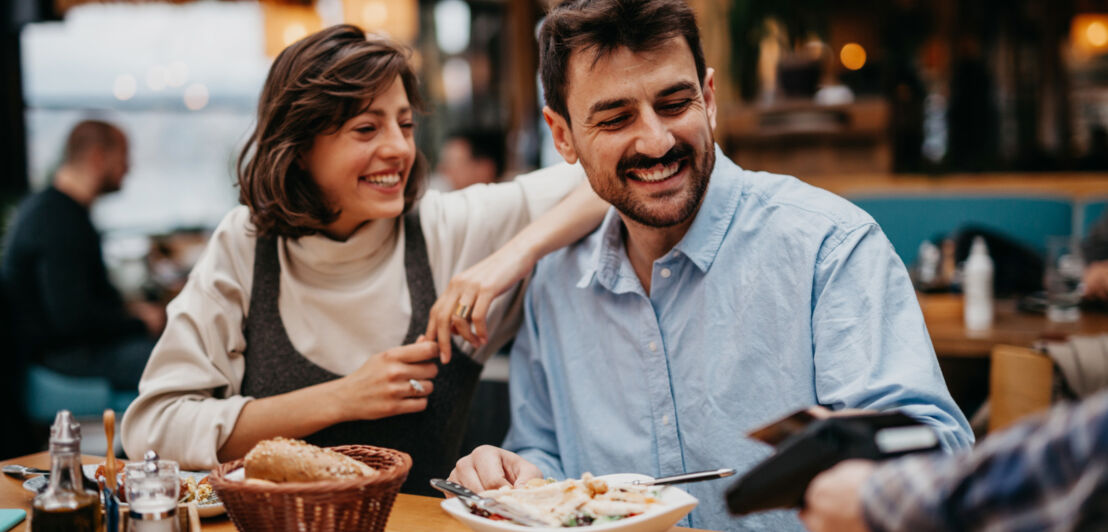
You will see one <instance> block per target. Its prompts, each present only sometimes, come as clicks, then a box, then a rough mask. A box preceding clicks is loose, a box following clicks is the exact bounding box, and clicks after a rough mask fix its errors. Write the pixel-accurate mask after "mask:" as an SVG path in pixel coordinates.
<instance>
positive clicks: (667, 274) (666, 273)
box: [662, 268, 673, 279]
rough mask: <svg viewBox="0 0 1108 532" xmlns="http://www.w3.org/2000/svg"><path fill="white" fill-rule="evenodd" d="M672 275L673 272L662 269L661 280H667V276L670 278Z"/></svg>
mask: <svg viewBox="0 0 1108 532" xmlns="http://www.w3.org/2000/svg"><path fill="white" fill-rule="evenodd" d="M672 273H673V272H671V271H670V270H669V268H662V278H664V279H669V276H670V275H671V274H672Z"/></svg>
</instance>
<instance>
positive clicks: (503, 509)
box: [431, 478, 548, 527]
mask: <svg viewBox="0 0 1108 532" xmlns="http://www.w3.org/2000/svg"><path fill="white" fill-rule="evenodd" d="M431 486H432V487H433V488H435V489H437V490H439V491H441V492H443V493H449V494H451V495H454V496H457V497H458V499H460V500H461V501H462V502H463V503H465V505H466V506H469V507H470V508H477V509H480V510H484V511H486V512H489V513H492V514H496V515H499V516H501V517H504V518H507V519H509V520H511V521H512V522H514V523H517V524H520V525H524V526H541V527H545V526H548V525H547V524H546V523H544V522H542V521H539V520H538V519H534V518H532V517H530V516H528V515H524V514H523V513H521V512H518V511H516V510H514V509H512V508H509V507H508V506H507V505H505V504H502V503H500V502H497V501H496V499H490V498H488V497H482V496H480V495H478V494H476V493H474V492H473V491H472V490H470V489H469V488H467V487H465V486H462V485H461V484H457V483H454V482H450V481H449V480H443V479H441V478H433V479H431Z"/></svg>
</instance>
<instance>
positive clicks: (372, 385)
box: [335, 336, 439, 421]
mask: <svg viewBox="0 0 1108 532" xmlns="http://www.w3.org/2000/svg"><path fill="white" fill-rule="evenodd" d="M438 354H439V348H438V345H437V344H436V343H435V342H431V341H428V340H426V339H424V338H423V337H422V336H420V337H419V339H418V340H416V342H415V343H413V344H410V345H403V346H400V347H395V348H393V349H389V350H387V351H384V352H381V353H377V354H375V355H373V356H371V357H370V358H369V360H367V361H366V363H365V364H363V365H362V367H360V368H358V369H357V370H356V371H354V373H351V374H350V375H347V376H345V377H343V378H341V379H338V381H336V383H337V385H338V389H337V394H336V397H335V400H336V401H338V403H339V404H340V405H342V410H343V415H342V416H341V417H342V419H343V420H344V421H351V420H362V419H380V418H384V417H390V416H395V415H399V414H410V413H412V412H420V411H423V410H424V409H426V408H427V396H428V395H431V392H433V391H434V384H433V383H432V382H431V379H434V378H435V375H437V374H438V372H439V368H438V367H437V366H435V362H434V360H435V357H437V356H438Z"/></svg>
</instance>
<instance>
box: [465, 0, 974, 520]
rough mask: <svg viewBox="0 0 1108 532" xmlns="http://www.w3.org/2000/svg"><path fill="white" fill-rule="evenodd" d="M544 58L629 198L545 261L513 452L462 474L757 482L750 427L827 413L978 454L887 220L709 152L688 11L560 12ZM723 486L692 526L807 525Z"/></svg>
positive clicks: (563, 139) (571, 128)
mask: <svg viewBox="0 0 1108 532" xmlns="http://www.w3.org/2000/svg"><path fill="white" fill-rule="evenodd" d="M539 48H540V53H539V56H540V70H541V72H542V83H543V89H544V91H543V93H544V94H545V97H546V107H545V108H544V109H543V116H544V118H545V119H546V122H547V124H548V125H549V126H550V129H551V131H552V133H553V138H554V142H555V146H556V147H557V149H558V151H559V153H560V154H561V155H562V157H563V158H564V159H565V160H566V161H567V162H572V163H576V162H578V161H580V164H581V165H582V167H583V168H584V169H585V171H586V174H587V176H588V179H589V183H590V184H591V185H592V186H593V188H594V190H596V192H597V194H598V195H599V196H600V197H602V198H604V199H606V200H608V201H609V202H610V203H611V204H612V206H613V208H612V209H610V210H609V212H608V213H607V216H606V217H605V219H604V221H603V222H602V223H601V226H600V228H599V229H598V230H596V231H594V232H593V233H592V234H591V235H589V236H588V237H587V238H585V239H583V240H581V241H579V242H577V243H575V244H573V245H572V246H569V247H567V248H565V249H564V250H559V251H556V252H554V253H552V254H550V256H548V257H546V258H544V259H543V260H542V261H541V262H540V263H539V265H538V267H537V268H536V270H535V275H534V279H533V281H532V283H531V286H530V287H529V288H528V294H527V298H526V301H525V304H524V307H525V314H524V320H523V325H522V326H521V327H520V332H519V335H518V336H517V337H516V340H515V344H514V345H513V348H512V355H511V365H510V373H511V377H510V379H511V380H510V391H511V409H512V421H511V429H510V431H509V433H508V436H507V438H506V439H505V441H504V447H505V448H506V449H499V448H495V447H491V446H483V447H479V448H477V450H475V451H474V452H473V453H472V454H471V455H469V456H467V457H465V458H463V459H462V460H460V461H459V462H458V464H457V466H456V468H455V469H454V471H453V472H452V473H451V478H452V479H454V480H456V481H459V482H460V483H463V484H464V485H466V486H468V487H470V488H471V489H474V490H482V489H495V488H499V487H502V486H510V485H520V484H522V483H525V482H527V481H528V480H530V479H534V478H541V477H554V478H566V477H570V478H572V477H580V476H581V475H582V474H583V473H585V472H593V473H597V474H604V473H615V472H627V471H634V472H637V473H645V474H649V475H653V476H655V477H658V476H664V475H671V474H679V473H684V472H688V471H696V470H709V469H715V468H719V467H730V468H735V469H736V470H738V471H740V472H742V471H746V470H747V469H748V468H750V467H751V466H753V465H754V464H755V463H757V462H758V461H760V460H762V459H764V458H765V457H766V456H767V455H768V453H769V449H768V448H767V447H766V446H765V445H763V444H761V443H760V442H757V441H755V440H753V439H751V438H748V437H747V436H746V435H747V433H748V432H749V431H751V430H752V429H754V428H756V427H758V426H759V425H761V424H762V423H764V421H765V418H766V417H767V416H769V415H772V414H773V413H774V412H777V413H785V412H789V411H792V410H796V409H797V408H802V407H807V406H810V405H813V404H818V405H825V406H827V407H829V408H832V409H835V410H844V409H851V408H854V409H867V410H894V409H897V410H900V411H902V412H903V413H904V414H906V415H908V416H912V417H914V418H916V419H918V420H919V421H920V422H922V423H925V424H927V425H928V426H930V427H932V428H933V429H934V430H935V433H936V435H937V436H938V438H939V440H940V442H941V443H942V446H943V448H944V449H947V450H954V449H959V448H963V447H967V446H969V445H970V444H971V443H972V441H973V436H972V434H971V433H970V431H969V425H968V423H967V422H966V419H965V417H964V416H963V415H962V413H961V411H960V410H959V409H958V407H957V405H955V404H954V401H953V400H951V398H950V394H949V392H947V389H946V384H945V382H944V381H943V376H942V373H941V372H940V370H939V365H938V361H937V360H936V357H935V352H934V350H933V349H932V347H931V342H930V338H929V337H928V336H927V328H926V326H925V324H924V321H923V314H922V312H921V311H920V307H919V304H918V302H917V299H916V297H915V293H914V291H913V288H912V284H911V282H910V280H909V278H908V272H907V271H906V270H905V268H904V265H903V263H902V262H901V260H900V258H899V257H897V255H896V254H895V251H894V250H893V248H892V246H891V245H890V244H889V240H888V238H886V237H885V234H884V233H883V232H882V231H881V228H880V227H878V226H877V224H876V223H875V222H874V220H873V218H872V217H870V216H869V215H867V214H866V213H865V212H863V211H862V210H861V209H859V208H858V207H856V206H854V205H853V204H851V203H850V202H848V201H846V200H844V199H843V198H840V197H837V196H835V195H833V194H831V193H829V192H827V191H824V190H820V189H817V188H815V187H812V186H810V185H807V184H805V183H803V182H802V181H800V180H798V179H796V178H794V177H789V176H783V175H774V174H770V173H766V172H752V171H747V170H743V169H742V168H739V167H738V166H736V165H735V164H734V163H733V162H732V161H731V160H730V159H728V158H727V156H726V155H724V153H723V151H722V149H721V148H720V147H719V146H718V145H717V144H716V143H715V138H714V132H713V130H714V128H715V125H716V114H717V107H716V93H715V72H714V70H713V69H711V68H708V66H707V65H706V63H705V60H704V54H703V49H702V47H701V43H700V34H699V29H698V27H697V24H696V19H695V16H694V14H693V12H692V9H691V8H690V7H689V6H688V5H687V4H686V3H685V2H684V1H683V0H570V1H568V2H563V3H561V4H559V5H558V7H555V8H554V9H552V10H551V12H550V13H549V14H548V15H547V17H546V20H545V22H544V23H543V26H542V29H541V30H540V36H539ZM725 486H726V484H724V483H723V482H720V481H709V482H699V483H695V484H689V485H688V487H687V488H685V489H687V491H689V493H691V494H692V495H693V496H695V497H696V498H697V499H699V500H700V503H699V505H698V506H697V507H696V508H695V509H694V510H693V511H692V512H691V513H690V514H689V517H688V518H687V520H686V521H685V522H684V524H685V526H692V527H694V528H708V529H712V530H741V529H746V530H749V529H760V530H775V531H784V530H798V529H801V523H800V522H799V521H798V520H797V519H796V514H795V512H783V511H778V512H767V513H765V514H760V515H754V516H750V517H746V518H743V519H734V518H732V517H731V516H730V515H729V514H728V512H727V509H726V507H725V501H724V497H723V490H724V488H725Z"/></svg>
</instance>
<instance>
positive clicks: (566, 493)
mask: <svg viewBox="0 0 1108 532" xmlns="http://www.w3.org/2000/svg"><path fill="white" fill-rule="evenodd" d="M635 480H643V481H650V480H653V479H652V478H651V477H648V476H646V475H637V474H619V475H604V476H601V477H592V476H591V475H588V474H587V473H586V475H585V476H583V477H582V478H581V479H571V480H565V481H561V482H553V481H543V482H542V485H539V484H538V483H535V484H533V485H531V486H530V487H526V488H517V489H501V490H492V491H486V492H482V493H481V495H483V496H485V497H490V498H493V499H496V500H497V501H498V502H500V503H503V504H507V505H509V506H510V507H511V508H512V509H513V510H516V511H522V512H525V513H526V514H527V515H528V516H531V517H535V518H538V519H540V520H543V521H547V522H549V523H550V526H549V527H546V528H542V527H531V526H523V525H517V524H515V523H513V522H511V521H509V520H506V519H503V518H498V517H497V516H491V517H484V516H481V515H477V514H475V513H474V512H473V511H471V510H470V508H469V507H467V506H466V505H465V504H464V503H462V501H461V500H459V499H457V498H452V499H446V500H444V501H442V503H441V506H442V509H443V510H445V511H446V513H448V514H450V515H451V516H453V517H454V518H455V519H457V520H459V521H461V522H462V523H463V524H465V525H466V526H468V527H469V528H471V529H473V530H474V531H476V532H536V531H539V530H564V529H570V530H589V531H593V530H598V531H599V530H603V531H605V532H617V531H618V532H664V531H666V530H669V529H670V528H672V527H673V526H674V525H675V524H676V523H677V522H678V521H680V520H681V519H682V518H683V517H685V516H686V515H688V513H689V512H691V511H692V509H693V508H695V507H696V505H697V502H699V501H697V500H696V497H693V496H692V495H689V494H688V493H687V492H685V491H684V490H682V489H680V488H676V487H673V486H633V485H632V482H634V481H635ZM597 481H600V483H599V484H598V483H597ZM601 484H603V486H601ZM558 523H561V526H558Z"/></svg>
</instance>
